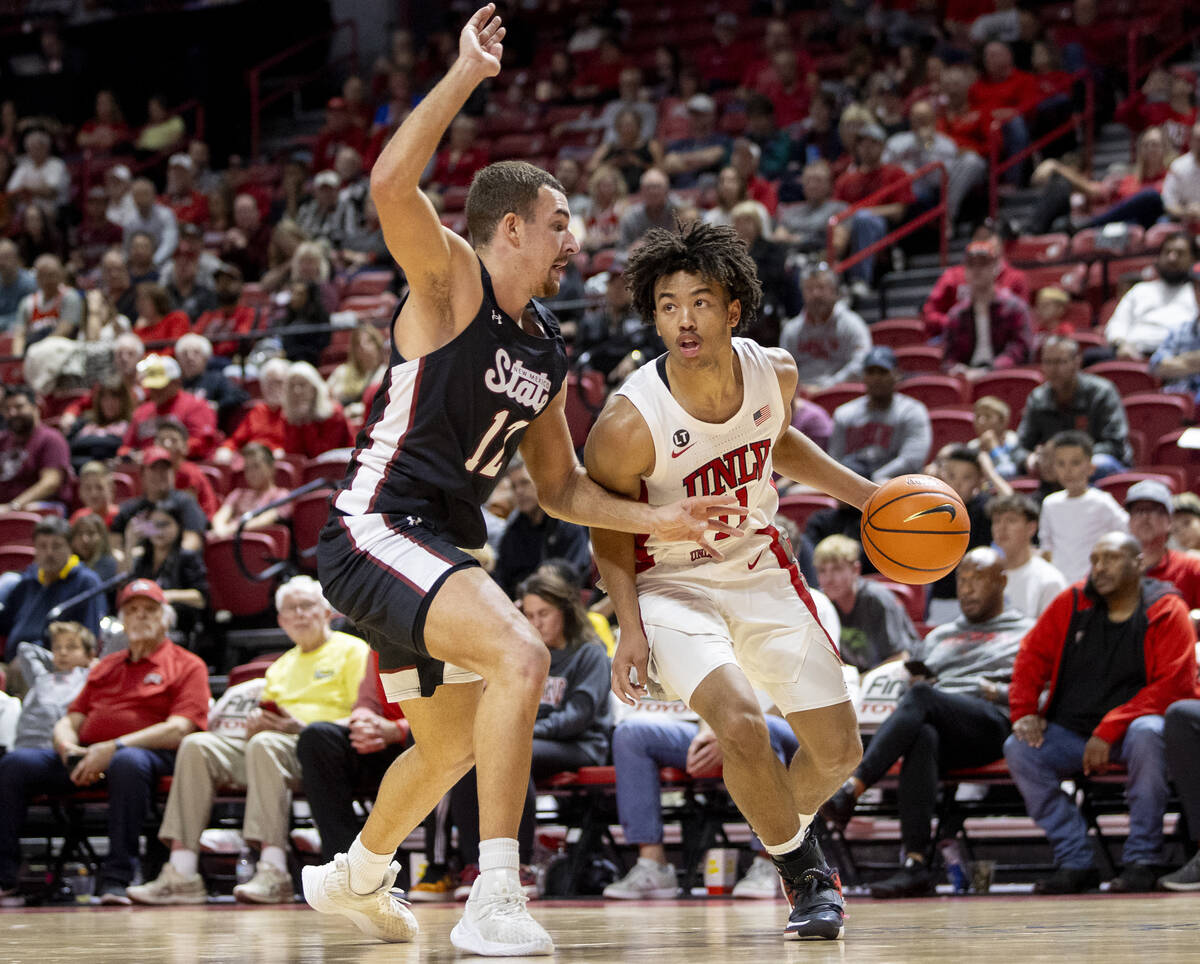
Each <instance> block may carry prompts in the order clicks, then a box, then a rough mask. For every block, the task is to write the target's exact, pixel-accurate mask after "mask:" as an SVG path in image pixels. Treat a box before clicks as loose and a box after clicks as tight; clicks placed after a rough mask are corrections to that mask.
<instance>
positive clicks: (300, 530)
mask: <svg viewBox="0 0 1200 964" xmlns="http://www.w3.org/2000/svg"><path fill="white" fill-rule="evenodd" d="M332 494H333V489H318V490H317V491H315V492H309V493H308V494H307V495H302V496H300V498H298V499H297V500H296V501H295V502H293V503H292V535H293V537H294V538H295V540H296V551H297V552H298V553H299V558H300V566H301V568H303V569H305V570H306V571H308V572H316V571H317V539H318V538H319V537H320V535H321V529H322V527H324V525H325V520H326V519H328V518H329V497H330V496H331V495H332Z"/></svg>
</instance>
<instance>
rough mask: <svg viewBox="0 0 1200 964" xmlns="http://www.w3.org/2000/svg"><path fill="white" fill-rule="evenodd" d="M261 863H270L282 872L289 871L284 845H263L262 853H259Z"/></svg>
mask: <svg viewBox="0 0 1200 964" xmlns="http://www.w3.org/2000/svg"><path fill="white" fill-rule="evenodd" d="M258 859H259V862H260V863H264V864H270V865H271V866H272V867H274V868H275V869H276V870H278V871H279V872H280V873H281V874H286V873H287V872H288V865H287V854H285V853H284V852H283V848H282V847H271V846H266V847H263V849H262V853H260V854H259V855H258Z"/></svg>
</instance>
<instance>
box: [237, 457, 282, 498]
mask: <svg viewBox="0 0 1200 964" xmlns="http://www.w3.org/2000/svg"><path fill="white" fill-rule="evenodd" d="M275 484H276V485H277V486H279V487H280V488H282V489H288V490H289V491H290V490H292V489H295V488H298V487H299V485H300V471H299V469H297V468H296V466H294V465H293V464H292V463H291V462H287V461H285V460H284V459H276V460H275ZM245 487H246V473H245V472H243V471H242V470H241V469H238V470H237V471H236V472H232V473H230V476H229V491H230V492H232V491H233V490H234V489H244V488H245Z"/></svg>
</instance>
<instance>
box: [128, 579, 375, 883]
mask: <svg viewBox="0 0 1200 964" xmlns="http://www.w3.org/2000/svg"><path fill="white" fill-rule="evenodd" d="M275 606H276V608H277V609H278V611H279V627H280V629H282V630H283V631H284V632H285V633H287V635H288V638H289V639H290V640H291V641H292V642H293V643H295V645H294V646H293V647H292V648H291V649H289V650H288V651H287V652H286V653H284V654H283V655H282V656H280V657H279V659H277V660H276V661H275V662H274V663H272V664H271V665H270V667H268V669H267V681H266V684H265V685H264V686H263V689H262V694H261V696H260V697H259V703H258V708H257V709H255V710H253V711H251V712H250V714H249V716H248V717H247V719H246V730H245V736H244V737H241V736H236V735H231V734H216V733H196V734H193V735H192V736H190V737H188V738H187V739H186V740H184V741H183V744H182V745H181V746H180V748H179V759H178V760H177V761H176V764H175V779H174V781H173V782H172V784H171V792H170V794H169V795H168V797H167V809H166V814H165V815H164V817H163V822H162V826H161V827H160V828H159V838H160V839H161V840H162V841H163V842H164V843H166V844H168V845H169V846H170V848H171V856H170V860H169V861H168V863H166V864H165V865H164V866H163V869H162V872H161V873H160V874H159V875H158V877H157V879H155V880H152V881H150V882H148V883H145V884H142V885H140V886H138V887H130V888H129V891H128V893H129V897H130V898H131V899H132V900H133V901H134V902H136V903H138V904H203V903H204V902H205V901H206V900H207V899H208V894H207V889H206V887H205V884H204V879H203V878H202V877H201V876H200V873H199V869H198V861H199V856H198V852H199V849H200V834H201V833H202V832H203V831H204V828H205V827H206V826H207V825H208V820H209V812H210V810H211V809H212V802H213V795H214V793H215V792H216V788H217V787H219V786H230V785H233V786H243V787H245V788H246V819H245V823H244V824H243V828H242V833H243V835H244V836H245V838H246V839H247V841H250V842H252V843H253V844H256V845H258V846H259V848H260V853H259V861H258V866H257V869H256V872H255V874H254V877H253V878H252V879H251V880H250V881H249V882H247V883H244V884H239V885H238V886H237V887H235V888H234V891H233V894H234V896H235V897H236V898H237V899H238V900H240V901H244V902H247V903H254V904H278V903H288V902H290V901H291V900H292V896H293V892H292V876H291V874H290V873H288V866H287V852H286V850H285V849H284V848H285V847H286V846H287V842H288V821H289V815H290V814H291V808H292V790H293V789H295V788H297V787H299V786H300V785H301V777H302V773H301V769H300V760H299V758H298V756H297V753H296V746H297V743H298V741H299V738H300V734H301V733H302V732H303V731H304V729H305V728H306V727H307V726H308V724H310V723H316V722H320V721H333V720H340V719H344V718H346V717H347V716H349V715H350V711H351V710H352V709H353V708H354V703H355V698H356V697H357V695H358V688H359V684H360V683H361V682H362V678H363V673H364V671H365V669H366V665H367V644H366V643H364V642H363V641H362V640H361V639H358V638H357V637H355V636H350V635H348V634H346V633H339V632H334V631H333V630H332V629H331V628H330V626H329V620H330V617H331V616H332V615H333V611H332V610H331V609H330V608H329V603H327V602H326V601H325V597H324V595H322V593H321V586H320V584H319V583H318V582H317V581H316V580H315V579H313V578H312V577H311V576H296V577H295V578H293V579H290V580H289V581H288V582H286V583H284V584H283V585H282V586H280V587H279V589H278V590H277V591H276V593H275Z"/></svg>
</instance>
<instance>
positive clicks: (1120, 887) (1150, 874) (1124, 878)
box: [1108, 864, 1158, 894]
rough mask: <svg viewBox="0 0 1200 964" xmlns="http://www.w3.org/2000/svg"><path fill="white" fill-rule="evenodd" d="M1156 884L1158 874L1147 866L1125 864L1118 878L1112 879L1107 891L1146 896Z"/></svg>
mask: <svg viewBox="0 0 1200 964" xmlns="http://www.w3.org/2000/svg"><path fill="white" fill-rule="evenodd" d="M1157 883H1158V874H1156V873H1155V871H1154V868H1153V867H1151V866H1150V865H1149V864H1126V865H1125V867H1124V868H1123V869H1122V870H1121V875H1120V876H1119V877H1114V878H1113V879H1112V880H1111V881H1110V882H1109V884H1108V889H1109V890H1110V891H1112V892H1114V893H1117V894H1147V893H1149V892H1150V891H1152V890H1154V887H1155V885H1156V884H1157Z"/></svg>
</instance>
